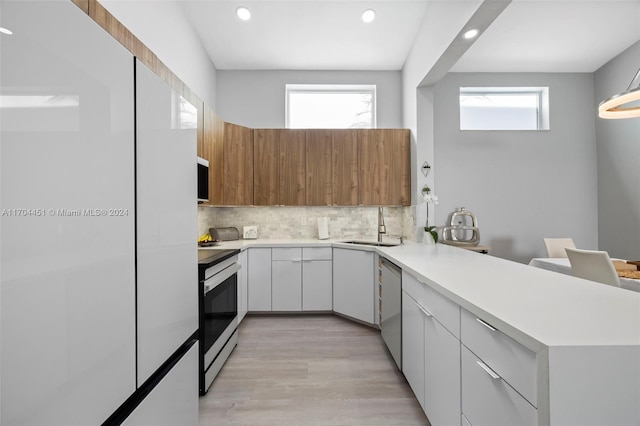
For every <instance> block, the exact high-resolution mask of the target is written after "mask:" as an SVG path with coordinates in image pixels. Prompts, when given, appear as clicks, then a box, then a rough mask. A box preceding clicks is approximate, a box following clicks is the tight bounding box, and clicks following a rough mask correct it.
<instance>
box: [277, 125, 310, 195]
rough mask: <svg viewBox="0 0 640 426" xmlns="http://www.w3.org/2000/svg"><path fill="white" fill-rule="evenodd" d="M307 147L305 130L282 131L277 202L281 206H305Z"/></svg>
mask: <svg viewBox="0 0 640 426" xmlns="http://www.w3.org/2000/svg"><path fill="white" fill-rule="evenodd" d="M305 147H306V131H305V130H292V129H280V142H279V161H278V202H277V204H279V205H283V206H304V205H305V173H306V149H305Z"/></svg>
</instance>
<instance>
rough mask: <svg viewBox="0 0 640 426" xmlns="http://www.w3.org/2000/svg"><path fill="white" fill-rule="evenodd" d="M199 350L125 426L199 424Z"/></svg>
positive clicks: (194, 348) (195, 347) (195, 348)
mask: <svg viewBox="0 0 640 426" xmlns="http://www.w3.org/2000/svg"><path fill="white" fill-rule="evenodd" d="M198 350H199V349H198V343H195V344H194V345H193V346H192V347H191V349H189V351H188V352H187V353H185V354H184V356H183V357H182V358H181V359H180V360H179V361H178V362H177V363H176V365H175V366H174V367H173V368H172V369H171V370H170V371H169V372H168V373H167V375H166V376H165V377H164V378H163V379H162V380H161V381H160V382H159V383H158V384H157V385H156V386H155V387H154V388H153V390H151V392H150V393H149V395H148V396H147V397H146V398H145V399H144V400H143V401H142V403H140V405H138V407H137V408H136V409H135V410H134V411H133V412H132V413H131V414H130V415H129V417H127V418H126V419H125V420H124V421H123V422H122V425H124V426H138V425H139V426H148V425H154V426H174V425H197V424H198Z"/></svg>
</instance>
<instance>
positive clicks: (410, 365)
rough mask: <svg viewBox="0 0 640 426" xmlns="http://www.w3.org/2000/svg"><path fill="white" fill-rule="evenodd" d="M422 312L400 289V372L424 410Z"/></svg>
mask: <svg viewBox="0 0 640 426" xmlns="http://www.w3.org/2000/svg"><path fill="white" fill-rule="evenodd" d="M424 361H425V357H424V314H423V313H422V311H421V310H420V308H419V307H418V304H417V303H416V301H415V300H413V298H412V297H411V296H409V295H408V294H407V292H406V291H404V290H403V291H402V372H403V373H404V377H405V378H406V379H407V382H409V386H411V389H412V390H413V393H414V394H415V396H416V399H417V400H418V402H419V403H420V406H421V407H422V409H423V410H424V366H425V362H424Z"/></svg>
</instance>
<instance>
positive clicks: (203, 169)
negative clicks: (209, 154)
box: [198, 157, 209, 204]
mask: <svg viewBox="0 0 640 426" xmlns="http://www.w3.org/2000/svg"><path fill="white" fill-rule="evenodd" d="M207 201H209V162H208V161H207V160H205V159H204V158H201V157H198V204H200V203H206V202H207Z"/></svg>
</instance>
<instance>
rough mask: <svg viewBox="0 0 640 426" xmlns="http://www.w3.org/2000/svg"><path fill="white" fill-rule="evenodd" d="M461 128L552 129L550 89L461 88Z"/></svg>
mask: <svg viewBox="0 0 640 426" xmlns="http://www.w3.org/2000/svg"><path fill="white" fill-rule="evenodd" d="M460 130H549V88H548V87H461V88H460Z"/></svg>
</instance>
